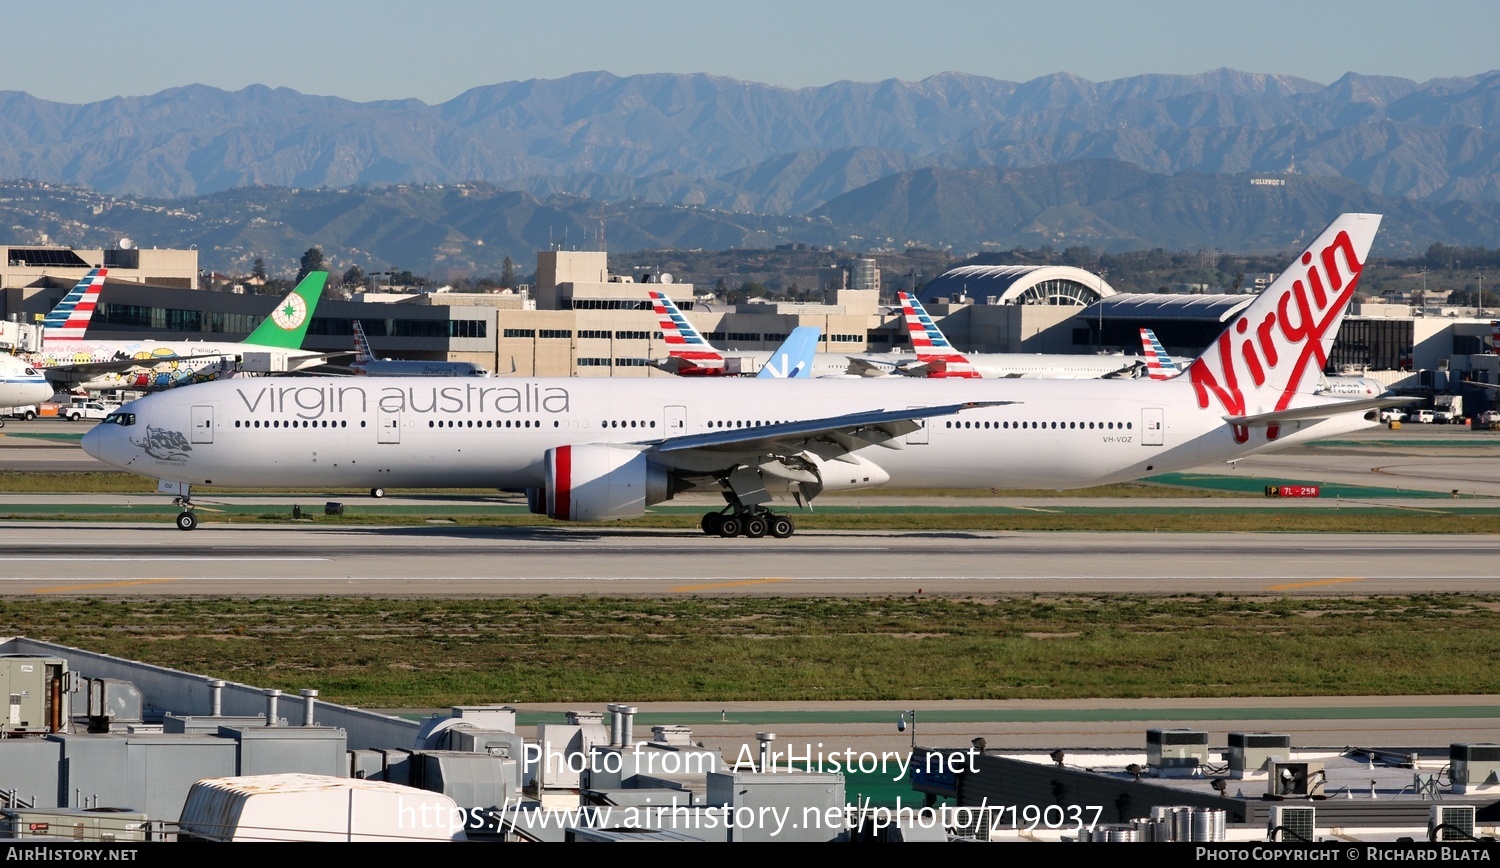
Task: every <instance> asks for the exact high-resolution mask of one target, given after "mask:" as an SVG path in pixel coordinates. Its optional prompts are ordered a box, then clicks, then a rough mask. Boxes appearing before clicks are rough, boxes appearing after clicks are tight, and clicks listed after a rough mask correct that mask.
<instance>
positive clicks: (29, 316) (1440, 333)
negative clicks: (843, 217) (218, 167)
mask: <svg viewBox="0 0 1500 868" xmlns="http://www.w3.org/2000/svg"><path fill="white" fill-rule="evenodd" d="M5 251H6V256H5V258H4V260H3V261H4V262H5V263H6V265H5V269H4V270H3V271H0V305H3V310H0V313H3V315H4V318H5V319H6V320H7V321H9V322H7V323H6V325H7V326H10V325H12V324H15V323H30V322H34V321H36V320H37V319H39V317H40V316H42V315H44V314H45V313H46V312H47V311H48V310H50V309H51V308H52V306H54V305H55V304H56V303H57V302H58V301H59V300H60V299H61V298H62V296H63V295H64V294H65V293H66V292H67V290H68V289H69V288H71V287H72V286H73V284H74V283H76V282H77V280H78V279H79V278H80V277H82V276H83V275H84V274H85V273H86V272H87V270H88V269H89V268H90V267H92V266H93V265H96V264H103V265H107V266H108V267H109V269H110V273H109V279H108V282H107V283H106V286H105V289H104V291H103V294H102V296H101V300H100V306H99V309H98V311H97V312H96V314H95V318H94V321H93V324H92V326H91V327H90V330H89V334H90V336H92V337H99V338H102V339H114V340H130V339H144V338H148V337H155V338H177V339H188V340H191V339H203V340H207V339H225V338H232V339H239V338H242V337H243V336H245V335H247V334H249V332H250V331H251V330H252V329H253V328H254V327H255V325H256V324H257V323H258V322H259V321H260V320H261V319H262V318H264V317H265V316H266V315H267V314H268V313H269V312H270V309H271V307H272V306H273V305H274V304H275V302H276V298H275V297H274V296H272V295H257V294H253V293H252V292H250V291H248V290H253V287H249V288H247V287H235V286H233V285H229V286H226V287H225V288H224V289H222V290H218V289H202V288H197V287H198V285H199V284H200V282H207V281H200V277H199V271H198V262H197V251H195V250H186V251H184V250H154V249H148V250H142V249H138V248H134V247H131V248H128V249H112V250H104V249H99V250H83V249H70V248H38V247H18V246H10V247H6V248H5ZM641 282H645V283H649V284H651V286H650V289H653V290H657V291H661V292H664V293H666V294H667V295H668V296H670V297H671V298H672V299H673V300H674V301H676V302H677V304H678V305H679V307H681V308H682V310H683V311H684V313H685V314H686V315H687V317H688V318H689V319H690V320H691V321H692V323H693V324H694V325H695V326H696V327H697V328H698V329H699V331H701V332H702V333H703V334H704V336H705V337H706V338H707V339H708V340H709V341H710V342H712V343H713V344H714V345H715V346H717V347H719V348H720V349H721V350H723V351H724V352H725V354H726V355H728V356H733V354H734V352H735V351H746V352H748V351H763V350H771V349H774V348H776V347H777V346H778V345H779V344H780V343H781V342H782V341H783V340H785V338H786V336H787V335H788V334H789V333H790V332H791V331H792V330H793V329H794V328H796V327H798V326H816V327H818V328H819V329H821V330H822V346H821V347H820V349H821V350H823V351H827V352H849V353H859V352H867V351H868V352H892V351H901V350H903V349H907V348H909V347H910V343H909V341H908V340H907V337H906V332H905V329H904V326H903V324H902V322H901V317H900V316H899V311H898V310H897V309H896V308H894V307H893V306H892V305H891V304H890V301H889V300H888V301H886V302H884V303H882V301H881V299H880V290H879V289H878V288H853V289H840V290H835V291H831V292H830V293H829V294H828V298H827V299H826V300H825V302H824V303H821V304H817V303H788V302H762V301H756V302H752V303H747V304H738V305H727V304H722V303H719V302H716V301H713V300H711V299H707V300H706V299H704V298H700V297H698V296H697V295H696V293H695V291H694V287H693V286H692V285H691V284H686V283H680V282H674V281H672V279H671V276H670V275H665V274H660V275H658V274H650V273H647V274H644V275H640V276H639V277H638V278H637V277H633V276H621V275H616V274H614V273H612V272H611V271H610V269H609V264H608V261H607V257H606V254H605V253H603V252H599V251H569V250H545V251H540V252H539V253H538V254H537V285H536V286H535V287H531V288H523V289H522V290H521V291H519V292H512V291H505V292H500V293H452V292H442V291H438V292H428V293H420V294H402V293H388V292H365V293H358V294H355V295H353V296H352V297H350V298H347V299H346V298H342V297H337V296H335V295H332V294H325V298H324V300H323V301H322V302H320V304H319V306H318V309H317V312H316V314H315V316H314V317H313V321H312V325H311V327H310V328H309V330H308V335H307V340H306V346H307V348H309V349H314V350H321V351H338V350H351V349H352V348H353V323H354V321H355V320H359V321H360V322H361V323H363V325H364V328H365V331H366V332H367V333H368V334H369V336H370V338H371V342H372V345H373V347H374V350H375V352H376V353H377V354H378V355H380V356H383V357H384V356H389V357H393V358H407V359H420V360H437V361H463V362H472V363H474V364H476V365H479V366H480V367H483V368H486V369H488V370H491V371H495V372H496V373H499V374H510V373H514V374H517V375H522V376H579V377H599V376H635V377H640V376H668V374H666V373H664V372H662V371H661V370H659V369H657V368H656V367H655V366H653V364H652V360H653V359H660V358H663V357H665V356H666V354H667V348H666V344H665V341H664V339H663V338H662V334H661V331H660V328H659V324H658V322H657V318H656V316H655V315H654V314H653V313H652V311H651V306H650V303H649V299H648V296H647V292H648V289H647V288H646V287H643V286H641V285H640V283H641ZM854 285H856V286H859V285H863V286H872V284H871V283H869V282H868V281H865V282H863V283H856V284H854ZM873 286H877V287H878V284H873ZM921 295H922V297H923V298H924V299H925V300H926V301H927V309H928V311H929V312H930V313H931V314H932V315H933V317H934V318H935V320H936V322H937V324H938V326H939V327H940V328H941V329H942V330H943V332H944V333H945V334H946V335H947V336H948V338H949V340H950V341H951V342H952V343H953V344H954V345H955V346H957V347H959V348H960V349H961V350H964V351H970V352H980V353H1005V352H1013V353H1094V352H1117V351H1120V350H1124V351H1125V352H1127V353H1134V352H1138V351H1139V346H1140V340H1139V329H1140V328H1142V327H1149V328H1152V329H1154V330H1155V331H1156V332H1157V335H1158V336H1159V337H1160V339H1161V340H1162V343H1163V344H1164V345H1165V346H1166V347H1167V349H1168V350H1169V351H1170V352H1172V353H1173V354H1174V355H1179V356H1181V357H1183V358H1191V357H1193V356H1194V355H1196V354H1197V353H1198V352H1199V351H1200V350H1201V349H1202V348H1203V347H1204V346H1206V345H1207V344H1208V343H1209V342H1210V341H1211V340H1212V339H1213V338H1214V337H1215V336H1216V335H1217V334H1218V333H1219V331H1221V330H1222V329H1223V326H1224V323H1225V322H1226V321H1228V320H1229V319H1230V318H1231V317H1233V316H1234V315H1235V314H1236V313H1238V312H1239V310H1241V309H1242V308H1243V307H1245V306H1246V305H1248V304H1249V303H1250V302H1251V300H1252V299H1253V296H1252V295H1246V294H1240V295H1166V294H1161V295H1158V294H1151V295H1139V294H1128V293H1119V292H1116V291H1115V289H1114V288H1113V287H1111V286H1110V285H1109V284H1108V283H1107V282H1106V281H1105V280H1104V279H1103V278H1102V277H1100V276H1099V275H1095V274H1093V273H1091V272H1088V271H1085V270H1083V269H1078V268H1071V267H1065V266H1041V267H1038V266H1023V267H1016V266H972V267H962V268H956V269H952V270H950V271H949V272H947V273H945V274H943V275H941V276H939V277H937V278H935V279H934V280H932V281H931V282H929V283H928V284H927V285H926V286H925V287H924V288H923V291H922V293H921ZM1415 313H1417V314H1420V313H1423V312H1421V311H1417V312H1415ZM1427 313H1428V314H1429V315H1426V316H1422V315H1414V310H1413V309H1412V308H1411V307H1409V306H1406V305H1391V304H1362V305H1356V307H1355V309H1354V310H1353V311H1352V315H1351V316H1350V317H1349V318H1347V319H1346V320H1345V322H1344V324H1343V327H1342V329H1341V331H1340V334H1339V338H1338V341H1337V342H1336V344H1335V347H1334V350H1333V356H1332V358H1331V359H1330V362H1331V367H1333V368H1335V369H1336V370H1338V371H1342V372H1359V373H1360V374H1362V375H1365V376H1371V377H1374V378H1376V379H1380V380H1381V381H1383V382H1386V383H1387V384H1389V385H1393V386H1398V387H1403V388H1413V389H1425V390H1429V391H1445V390H1448V389H1450V388H1456V384H1457V383H1460V382H1462V381H1463V380H1465V379H1471V378H1472V379H1477V380H1480V381H1483V382H1490V383H1496V382H1500V364H1497V362H1500V356H1496V355H1494V354H1493V351H1492V347H1491V338H1490V326H1489V321H1488V320H1487V319H1481V318H1478V317H1473V316H1470V317H1463V316H1455V315H1453V314H1454V312H1451V311H1450V312H1446V313H1445V314H1444V313H1439V314H1438V315H1432V313H1433V312H1427ZM8 336H9V332H3V331H0V341H6V340H7V337H8ZM1476 402H1477V403H1478V404H1482V405H1487V404H1488V396H1487V395H1479V396H1476Z"/></svg>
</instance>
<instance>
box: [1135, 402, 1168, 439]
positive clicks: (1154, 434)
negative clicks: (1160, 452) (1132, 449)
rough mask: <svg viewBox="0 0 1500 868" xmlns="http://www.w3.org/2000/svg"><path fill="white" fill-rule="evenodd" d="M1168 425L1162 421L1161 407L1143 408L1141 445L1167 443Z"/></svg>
mask: <svg viewBox="0 0 1500 868" xmlns="http://www.w3.org/2000/svg"><path fill="white" fill-rule="evenodd" d="M1165 429H1166V425H1165V424H1164V423H1163V421H1162V409H1161V408H1160V407H1143V408H1141V445H1142V446H1161V445H1162V444H1163V443H1165V442H1166V441H1165V439H1164V438H1165V436H1166V430H1165Z"/></svg>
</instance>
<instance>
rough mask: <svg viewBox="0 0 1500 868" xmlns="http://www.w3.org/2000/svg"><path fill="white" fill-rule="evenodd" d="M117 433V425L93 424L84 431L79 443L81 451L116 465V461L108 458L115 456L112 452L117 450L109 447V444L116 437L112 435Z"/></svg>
mask: <svg viewBox="0 0 1500 868" xmlns="http://www.w3.org/2000/svg"><path fill="white" fill-rule="evenodd" d="M118 433H119V426H118V425H95V426H94V427H92V428H90V429H89V430H88V431H87V432H85V433H84V435H83V439H82V440H81V441H79V444H80V445H81V446H83V451H84V452H85V453H87V454H88V455H89V456H90V457H91V458H96V459H98V460H100V461H103V462H104V463H105V464H109V465H113V466H116V467H118V466H119V465H118V463H117V462H115V461H111V460H110V459H112V458H114V457H116V456H115V455H113V454H112V453H113V452H115V451H117V450H114V449H111V448H110V444H111V443H112V442H113V441H114V440H115V439H116V438H115V437H114V436H113V435H115V434H118Z"/></svg>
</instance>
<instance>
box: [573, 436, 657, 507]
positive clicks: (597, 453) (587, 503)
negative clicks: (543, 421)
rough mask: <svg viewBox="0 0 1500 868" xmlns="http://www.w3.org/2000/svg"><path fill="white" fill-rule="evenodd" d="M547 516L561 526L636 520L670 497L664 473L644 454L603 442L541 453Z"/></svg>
mask: <svg viewBox="0 0 1500 868" xmlns="http://www.w3.org/2000/svg"><path fill="white" fill-rule="evenodd" d="M546 463H547V484H546V486H545V488H544V489H543V492H544V495H545V498H546V505H547V516H548V517H549V518H556V519H561V520H563V521H603V520H605V519H618V518H639V517H640V516H642V515H645V513H646V507H648V506H650V505H652V504H653V503H661V502H662V501H664V500H666V499H668V498H669V497H670V496H671V488H670V480H669V478H668V476H667V472H666V470H664V469H662V468H660V467H657V466H654V465H652V464H651V463H650V462H649V461H647V460H646V456H645V454H643V453H641V452H639V451H637V450H635V449H622V448H620V447H618V446H609V445H606V444H603V443H590V444H585V445H582V446H559V447H557V448H555V449H548V450H547V453H546Z"/></svg>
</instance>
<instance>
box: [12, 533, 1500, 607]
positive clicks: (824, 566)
mask: <svg viewBox="0 0 1500 868" xmlns="http://www.w3.org/2000/svg"><path fill="white" fill-rule="evenodd" d="M0 550H3V551H5V553H6V556H5V558H4V559H3V561H0V593H8V594H17V593H53V594H56V593H83V594H102V595H115V594H128V595H151V596H160V595H168V594H211V595H226V594H254V595H265V594H293V595H348V594H357V595H363V594H376V595H420V596H455V595H461V596H470V595H509V596H514V595H534V594H591V595H602V596H634V595H652V596H656V595H699V596H711V595H725V594H729V595H750V596H827V595H837V596H890V595H900V596H905V595H911V594H927V595H958V596H979V597H985V596H995V595H1009V594H1048V593H1126V592H1145V593H1159V594H1182V593H1215V592H1222V593H1233V594H1407V593H1414V592H1428V593H1443V592H1470V593H1492V592H1494V591H1495V590H1496V582H1495V565H1496V564H1497V563H1500V539H1496V538H1493V537H1489V536H1482V535H1462V536H1415V535H1390V534H1383V535H1369V534H1364V535H1361V534H1347V535H1346V534H1167V533H1163V534H1109V533H979V532H974V533H971V532H900V533H865V532H834V531H829V532H807V533H799V534H798V535H797V536H796V537H793V538H792V539H790V540H769V539H762V540H748V539H732V540H724V539H719V538H717V537H706V536H703V535H702V534H701V533H698V532H696V531H692V532H679V531H670V530H616V529H605V530H600V529H593V528H588V529H584V528H545V529H536V528H459V527H454V526H445V527H348V528H337V529H325V528H324V527H314V526H300V527H299V526H285V525H281V526H256V525H221V526H211V525H202V526H200V527H199V529H198V530H196V531H193V532H191V533H183V532H181V531H178V530H176V529H175V528H174V527H173V526H172V525H170V524H167V523H161V524H149V525H147V524H108V525H99V524H88V525H78V524H67V523H51V522H25V521H20V522H6V523H5V524H4V526H0Z"/></svg>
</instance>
